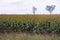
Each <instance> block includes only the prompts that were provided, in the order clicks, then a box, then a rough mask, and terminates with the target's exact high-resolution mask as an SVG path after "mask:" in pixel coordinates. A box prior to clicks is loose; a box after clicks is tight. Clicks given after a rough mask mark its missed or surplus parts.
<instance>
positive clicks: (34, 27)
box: [0, 20, 60, 34]
mask: <svg viewBox="0 0 60 40" xmlns="http://www.w3.org/2000/svg"><path fill="white" fill-rule="evenodd" d="M38 23H39V25H38V24H37V22H36V21H28V22H24V21H18V22H17V21H15V22H11V21H9V20H0V32H11V31H12V32H28V33H38V34H39V33H42V34H43V33H56V34H59V33H60V22H58V21H57V20H46V21H40V22H38Z"/></svg>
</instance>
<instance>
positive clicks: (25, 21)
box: [0, 15, 60, 40]
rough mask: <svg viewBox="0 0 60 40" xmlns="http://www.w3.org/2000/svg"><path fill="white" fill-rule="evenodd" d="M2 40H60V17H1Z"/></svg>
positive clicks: (0, 38)
mask: <svg viewBox="0 0 60 40" xmlns="http://www.w3.org/2000/svg"><path fill="white" fill-rule="evenodd" d="M0 40H60V15H0Z"/></svg>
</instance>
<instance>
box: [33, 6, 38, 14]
mask: <svg viewBox="0 0 60 40" xmlns="http://www.w3.org/2000/svg"><path fill="white" fill-rule="evenodd" d="M32 10H33V14H35V12H36V10H37V8H36V7H35V6H33V8H32Z"/></svg>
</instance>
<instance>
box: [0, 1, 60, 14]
mask: <svg viewBox="0 0 60 40" xmlns="http://www.w3.org/2000/svg"><path fill="white" fill-rule="evenodd" d="M46 5H56V8H55V10H54V11H53V12H52V14H59V13H60V0H0V14H32V7H33V6H35V7H36V8H37V11H36V14H49V12H48V11H46V10H45V8H46Z"/></svg>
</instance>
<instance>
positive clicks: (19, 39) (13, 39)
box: [0, 33, 60, 40]
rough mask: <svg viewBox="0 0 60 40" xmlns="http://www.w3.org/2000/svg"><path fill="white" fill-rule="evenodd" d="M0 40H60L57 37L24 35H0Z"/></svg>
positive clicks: (59, 37)
mask: <svg viewBox="0 0 60 40" xmlns="http://www.w3.org/2000/svg"><path fill="white" fill-rule="evenodd" d="M0 40H60V36H57V35H54V34H53V35H41V34H39V35H30V34H25V33H24V34H23V33H9V34H0Z"/></svg>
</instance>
